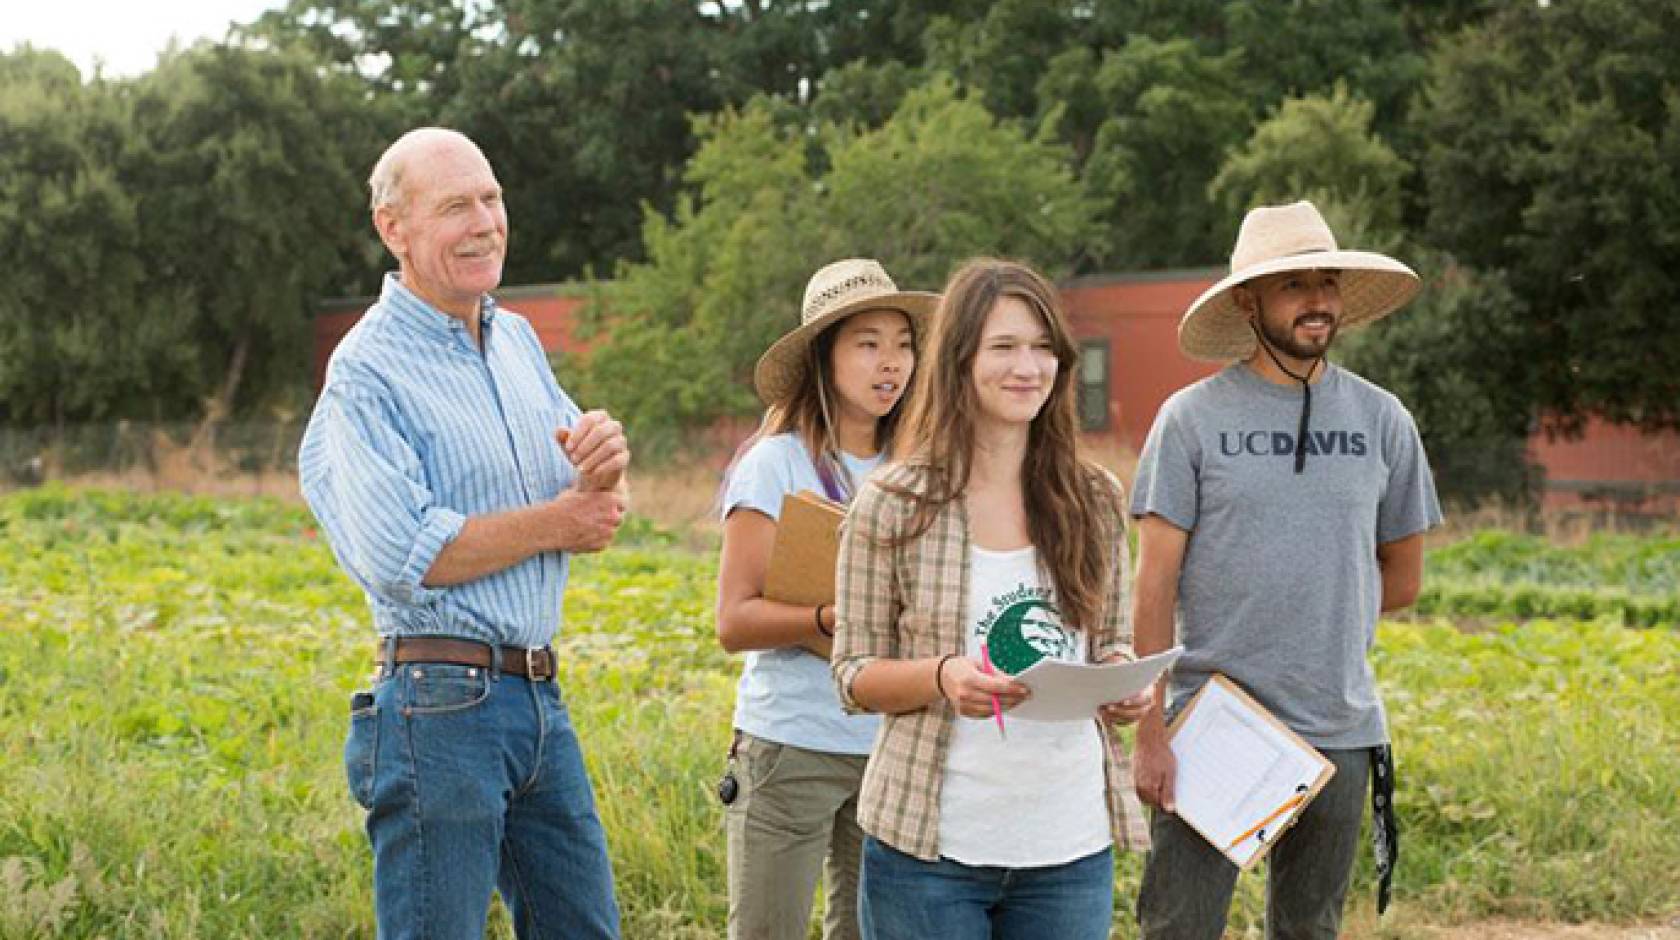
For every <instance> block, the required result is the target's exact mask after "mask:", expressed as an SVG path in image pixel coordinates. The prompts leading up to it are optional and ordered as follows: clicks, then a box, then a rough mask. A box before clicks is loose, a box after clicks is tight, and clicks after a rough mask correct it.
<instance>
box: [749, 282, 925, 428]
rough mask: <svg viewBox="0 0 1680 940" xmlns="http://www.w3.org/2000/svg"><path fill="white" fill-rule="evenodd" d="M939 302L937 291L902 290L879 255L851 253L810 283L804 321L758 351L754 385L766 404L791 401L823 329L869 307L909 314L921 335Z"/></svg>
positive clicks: (803, 306) (802, 311)
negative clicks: (866, 256) (813, 346)
mask: <svg viewBox="0 0 1680 940" xmlns="http://www.w3.org/2000/svg"><path fill="white" fill-rule="evenodd" d="M938 304H939V295H938V294H928V293H924V292H922V291H901V290H899V289H898V285H897V284H894V283H893V279H892V278H890V277H888V276H887V272H886V270H885V269H883V268H882V267H881V264H880V262H878V261H874V260H872V259H869V258H847V259H845V260H843V261H836V262H834V263H833V264H828V265H824V266H823V267H822V269H821V270H819V271H817V273H815V274H813V275H811V280H810V281H809V282H807V283H806V285H805V300H804V302H803V303H802V304H800V308H799V325H798V326H796V327H794V328H793V329H792V330H790V331H789V332H788V333H787V335H785V336H783V337H782V338H781V339H779V340H776V343H775V345H773V346H771V347H770V348H769V349H767V350H765V351H764V355H763V356H760V357H759V360H758V366H757V367H756V368H754V369H753V387H754V388H755V389H757V390H758V397H759V398H760V399H762V400H763V401H764V403H765V404H767V405H773V404H776V403H778V402H782V401H786V400H787V399H788V398H789V397H790V396H791V395H792V394H793V393H794V391H795V390H796V389H798V388H799V384H800V383H801V382H803V381H805V369H806V365H807V363H808V362H809V358H810V357H809V355H808V352H807V351H808V350H809V349H810V347H811V341H812V340H814V339H816V338H817V335H818V334H820V333H821V332H822V331H823V330H825V329H827V328H828V327H830V326H831V325H833V324H835V323H839V322H840V321H841V320H844V319H845V318H847V317H849V316H851V315H852V314H854V313H862V312H864V311H865V310H897V311H898V312H900V313H902V314H904V315H905V316H907V317H909V318H910V325H911V326H912V327H913V328H914V329H915V331H916V335H917V336H925V335H926V334H927V327H928V320H929V318H930V317H931V316H932V315H933V310H934V307H936V306H938Z"/></svg>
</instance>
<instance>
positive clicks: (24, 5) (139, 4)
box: [0, 0, 285, 78]
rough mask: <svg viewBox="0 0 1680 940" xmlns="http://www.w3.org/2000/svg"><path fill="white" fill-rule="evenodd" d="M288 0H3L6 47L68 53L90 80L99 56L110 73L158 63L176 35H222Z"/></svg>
mask: <svg viewBox="0 0 1680 940" xmlns="http://www.w3.org/2000/svg"><path fill="white" fill-rule="evenodd" d="M284 2H285V0H0V51H5V52H10V51H12V49H13V48H14V47H15V46H17V45H19V44H20V43H26V42H27V43H29V44H30V45H32V46H34V47H36V48H37V49H54V50H57V51H58V52H61V53H63V54H64V55H65V56H66V57H67V58H69V59H70V61H72V62H74V63H76V67H77V68H79V69H81V70H82V76H83V77H84V78H86V77H88V76H91V75H92V74H93V64H94V61H95V60H96V59H98V60H102V61H103V62H104V63H105V74H106V75H107V76H108V77H131V76H135V75H139V74H140V73H142V72H146V71H148V70H150V69H151V68H152V66H154V65H156V64H157V56H158V53H160V52H162V51H163V49H164V47H165V46H167V45H168V44H169V40H170V37H172V36H173V37H175V38H177V39H179V40H180V42H181V44H182V45H183V46H186V45H191V44H192V43H193V42H195V41H196V40H199V39H221V38H223V37H224V36H225V35H226V33H227V28H228V25H229V24H230V23H233V22H240V23H249V22H250V21H252V20H254V19H256V18H257V16H258V15H260V14H261V13H262V12H263V11H264V10H268V9H272V8H277V7H280V6H283V5H284Z"/></svg>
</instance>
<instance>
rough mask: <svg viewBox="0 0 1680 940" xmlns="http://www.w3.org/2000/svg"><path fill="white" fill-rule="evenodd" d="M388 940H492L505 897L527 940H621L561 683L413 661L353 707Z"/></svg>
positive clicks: (352, 765) (359, 781)
mask: <svg viewBox="0 0 1680 940" xmlns="http://www.w3.org/2000/svg"><path fill="white" fill-rule="evenodd" d="M344 764H345V770H346V773H347V775H348V777H349V781H350V792H351V794H352V795H353V796H354V797H355V799H356V802H358V803H360V804H361V805H362V808H363V809H366V810H367V811H368V814H367V831H368V838H369V839H370V840H371V841H372V843H373V858H374V862H373V884H374V904H375V909H376V912H377V916H378V921H379V937H380V938H381V940H406V938H441V940H467V938H475V940H476V938H480V937H483V936H484V923H485V918H486V916H487V915H488V913H489V909H490V895H491V892H492V891H496V890H499V891H500V892H501V894H502V900H503V902H504V903H506V905H507V907H508V911H509V912H510V913H511V914H512V915H513V923H514V929H515V930H516V931H517V932H518V935H519V937H520V940H533V938H547V937H567V938H572V937H590V938H598V937H612V938H616V937H617V936H618V904H617V902H616V901H615V900H614V899H613V882H612V866H611V864H610V862H609V861H608V859H607V840H606V833H605V831H604V830H603V829H602V827H601V821H600V818H599V817H598V816H597V815H596V813H595V798H594V795H593V793H592V792H591V791H590V786H589V777H588V776H587V775H586V774H585V772H584V767H583V755H582V752H581V751H580V750H579V749H578V741H577V735H576V734H574V733H573V731H572V725H571V720H570V719H569V718H568V717H567V714H566V706H565V705H564V704H563V703H562V702H561V700H560V689H559V686H558V684H557V683H554V682H531V681H528V680H526V679H522V678H519V677H518V676H510V675H505V674H495V675H492V674H491V672H490V671H489V670H487V669H482V668H475V667H470V666H456V665H443V664H434V663H405V664H403V665H401V666H399V667H397V669H396V671H395V672H394V673H393V674H392V675H390V677H388V678H386V679H385V680H384V681H382V682H380V683H379V685H378V686H377V687H376V688H375V690H374V692H373V694H372V696H371V697H370V696H368V695H367V694H366V693H358V695H357V697H356V698H355V699H354V700H353V701H352V711H351V715H350V734H349V738H348V739H347V740H346V742H345V746H344Z"/></svg>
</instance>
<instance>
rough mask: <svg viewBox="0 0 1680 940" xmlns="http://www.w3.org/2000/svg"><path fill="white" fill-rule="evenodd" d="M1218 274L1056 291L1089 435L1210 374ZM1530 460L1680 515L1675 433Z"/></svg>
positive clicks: (550, 343) (1131, 427) (1565, 485)
mask: <svg viewBox="0 0 1680 940" xmlns="http://www.w3.org/2000/svg"><path fill="white" fill-rule="evenodd" d="M1223 274H1224V270H1223V269H1216V268H1207V269H1199V270H1189V271H1164V272H1151V273H1144V274H1122V275H1103V276H1097V277H1087V278H1078V279H1075V280H1072V281H1069V282H1067V283H1065V284H1063V285H1062V298H1063V300H1064V302H1065V303H1066V304H1067V308H1068V313H1069V315H1070V317H1071V319H1072V320H1073V327H1074V332H1075V333H1076V334H1077V335H1078V336H1079V339H1080V343H1081V345H1082V346H1083V351H1084V356H1083V361H1082V364H1081V373H1082V374H1081V375H1080V377H1079V379H1080V382H1079V387H1080V400H1079V406H1080V416H1081V419H1082V421H1083V422H1084V425H1085V428H1086V430H1087V431H1088V432H1090V433H1091V434H1092V435H1093V436H1096V437H1100V438H1102V439H1106V440H1109V441H1115V442H1118V443H1119V444H1120V445H1121V446H1123V447H1125V448H1127V449H1129V450H1131V451H1133V452H1134V453H1135V452H1136V451H1137V450H1139V449H1140V448H1141V447H1142V446H1143V440H1144V437H1145V436H1146V435H1147V434H1148V433H1149V425H1150V422H1152V421H1154V420H1155V411H1156V409H1158V408H1160V407H1161V403H1162V402H1164V401H1166V400H1167V396H1169V395H1171V394H1172V393H1173V392H1175V391H1177V390H1178V389H1180V388H1183V387H1184V386H1185V385H1188V384H1190V383H1191V382H1194V381H1196V380H1197V379H1200V378H1202V377H1203V376H1207V375H1211V374H1213V372H1214V371H1216V370H1217V368H1218V366H1217V365H1215V364H1213V363H1205V362H1197V361H1194V360H1191V359H1187V358H1185V357H1184V356H1183V355H1182V354H1180V353H1179V351H1178V320H1179V317H1180V316H1181V315H1182V314H1183V313H1184V311H1185V309H1187V308H1188V307H1189V306H1190V302H1191V301H1193V300H1195V299H1196V297H1197V296H1199V295H1200V294H1201V293H1202V291H1204V290H1206V289H1207V288H1208V287H1209V286H1211V285H1212V284H1213V283H1214V282H1215V281H1217V280H1218V279H1219V278H1220V277H1221V276H1223ZM496 298H497V300H498V301H500V302H502V303H504V304H506V305H507V306H508V307H510V308H512V309H514V310H517V311H518V312H519V313H520V314H522V315H523V316H524V317H525V318H526V319H528V320H530V321H531V325H532V326H534V327H535V328H536V330H537V335H538V337H540V338H541V339H542V343H543V347H544V348H545V349H549V350H555V349H561V348H564V349H568V350H573V351H576V350H578V349H581V348H584V345H585V344H583V343H581V342H579V341H578V340H577V339H576V338H575V336H574V327H575V324H576V314H577V310H578V308H579V307H581V306H582V305H583V303H584V301H585V295H584V292H583V291H582V290H581V289H579V288H577V287H575V286H572V285H553V284H548V285H533V286H529V287H511V288H507V289H504V290H501V291H497V293H496ZM370 302H371V300H370V299H369V298H361V299H356V300H335V301H329V302H327V303H325V304H323V305H322V307H321V312H320V314H319V315H318V316H317V317H316V319H315V362H314V366H315V385H316V387H317V388H319V387H320V384H321V382H322V380H323V378H324V377H325V375H326V366H327V359H328V357H329V356H331V355H332V351H333V348H334V347H335V346H337V345H338V341H339V340H340V339H342V338H343V336H344V334H345V333H346V332H347V331H348V330H349V329H350V327H351V326H352V325H354V324H355V322H356V320H357V319H359V318H360V317H361V315H362V311H363V310H365V309H366V308H367V306H368V304H369V303H370ZM1529 453H1530V457H1531V459H1533V460H1534V461H1535V462H1536V463H1537V464H1539V465H1540V466H1541V467H1542V468H1544V471H1545V476H1546V487H1545V492H1544V502H1545V505H1546V506H1547V508H1558V509H1615V510H1620V511H1637V512H1652V513H1667V514H1680V434H1675V433H1668V434H1644V433H1641V432H1640V431H1639V430H1638V429H1636V428H1630V427H1626V426H1622V425H1614V424H1610V423H1608V422H1604V421H1598V420H1594V421H1589V422H1588V424H1587V428H1586V433H1585V434H1584V435H1583V436H1582V437H1581V438H1579V439H1576V440H1562V439H1557V440H1554V439H1553V438H1552V437H1551V436H1550V435H1548V434H1547V433H1545V432H1544V431H1543V430H1536V431H1535V433H1534V434H1533V435H1532V436H1531V437H1530V439H1529Z"/></svg>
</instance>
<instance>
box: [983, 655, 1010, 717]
mask: <svg viewBox="0 0 1680 940" xmlns="http://www.w3.org/2000/svg"><path fill="white" fill-rule="evenodd" d="M980 666H981V668H982V669H983V670H984V671H985V673H986V675H988V676H995V675H997V672H996V671H995V670H994V669H992V654H990V653H988V652H986V641H985V640H981V641H980ZM992 718H994V719H996V721H997V726H998V737H1000V738H1003V739H1004V740H1008V739H1009V735H1007V734H1005V733H1004V732H1003V706H1002V705H1000V704H998V697H997V696H996V695H993V696H992Z"/></svg>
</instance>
